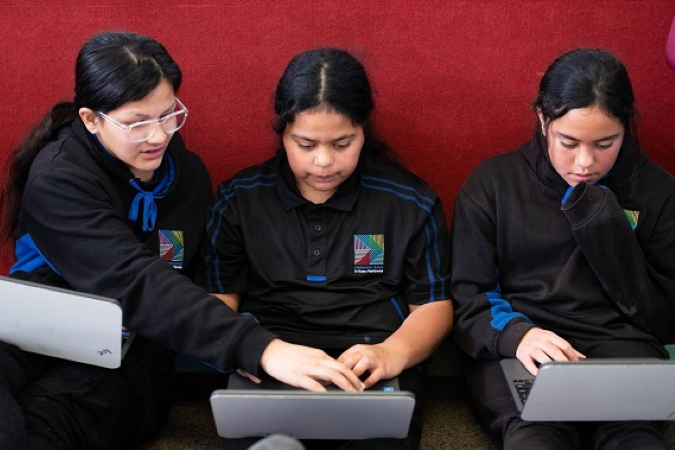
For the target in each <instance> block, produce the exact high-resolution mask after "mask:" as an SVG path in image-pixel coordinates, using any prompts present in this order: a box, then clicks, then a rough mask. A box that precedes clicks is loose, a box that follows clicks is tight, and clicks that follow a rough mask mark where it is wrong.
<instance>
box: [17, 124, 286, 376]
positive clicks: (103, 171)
mask: <svg viewBox="0 0 675 450" xmlns="http://www.w3.org/2000/svg"><path fill="white" fill-rule="evenodd" d="M167 155H170V157H171V159H172V161H173V163H174V164H173V165H174V177H173V181H172V183H171V185H170V186H169V187H168V188H167V190H166V191H165V192H164V193H163V195H162V198H157V199H155V204H156V207H157V219H156V224H155V226H154V230H152V231H143V229H142V220H138V221H132V220H130V219H129V210H130V206H131V203H132V201H133V199H134V197H135V196H136V194H137V193H138V191H137V190H136V189H134V188H133V187H132V186H131V185H130V180H133V178H134V177H133V175H132V174H131V172H130V171H129V170H128V169H127V168H126V167H125V166H124V165H123V164H121V163H120V162H119V161H117V160H115V159H114V158H112V157H111V156H110V155H109V154H107V153H106V152H105V151H104V150H103V148H102V147H100V145H99V144H97V143H96V142H95V140H94V139H92V137H91V135H90V134H89V133H88V131H87V130H86V128H85V127H84V125H83V124H82V122H81V121H80V120H79V119H78V120H76V121H75V122H73V124H72V125H70V126H66V127H64V128H63V129H62V130H61V132H60V134H59V137H58V139H57V140H56V141H53V142H51V143H49V144H48V145H47V146H45V147H44V148H43V149H42V150H41V151H40V153H39V154H38V156H37V158H36V159H35V161H34V163H33V164H32V167H31V170H30V174H29V177H28V181H27V183H26V188H25V192H24V195H23V199H22V206H21V214H20V218H19V226H18V229H17V233H16V238H17V240H19V239H22V238H23V239H24V240H26V239H27V240H28V241H29V242H32V243H34V246H35V247H36V248H37V250H38V251H39V253H40V254H41V255H42V256H43V257H44V259H45V260H46V264H42V265H40V266H39V267H33V268H32V269H31V270H30V271H27V270H25V269H23V270H22V271H14V272H13V273H12V276H15V277H18V278H23V279H28V280H32V281H37V282H41V283H48V284H52V285H59V286H64V287H69V288H72V289H75V290H77V291H81V292H86V293H92V294H97V295H101V296H105V297H111V298H114V299H117V300H119V301H120V302H121V303H122V308H123V311H124V313H123V315H124V324H125V326H126V327H128V328H130V329H132V330H134V331H136V333H137V334H138V335H139V336H142V337H145V338H147V339H150V340H152V341H155V342H157V343H159V344H160V345H162V346H165V347H167V348H169V349H172V350H176V351H178V352H181V353H185V354H188V355H192V356H194V357H197V358H199V359H201V360H203V361H206V362H208V363H210V364H213V365H214V366H216V367H218V368H220V369H224V370H229V369H233V368H236V367H240V368H243V369H245V370H247V371H249V372H252V373H259V360H260V356H261V354H262V352H263V350H264V349H265V347H266V346H267V344H268V343H269V342H270V341H271V340H272V339H273V338H274V335H273V334H271V333H269V332H268V331H266V330H265V329H263V328H262V327H260V326H258V325H257V324H256V323H255V321H254V320H253V318H251V317H247V316H240V315H238V314H236V313H235V312H233V311H232V310H230V309H229V308H227V306H226V305H225V304H224V303H223V302H221V301H220V300H218V299H216V298H215V297H213V296H211V295H209V294H208V293H207V292H206V291H205V290H204V289H202V288H201V287H199V286H197V285H195V284H194V283H193V282H192V281H190V279H189V278H191V277H192V276H193V275H194V271H195V270H196V267H198V266H199V265H200V264H203V263H200V260H201V258H200V256H199V255H200V251H201V248H200V246H201V241H202V238H203V235H204V221H205V218H206V212H207V209H208V206H209V204H210V201H211V197H212V194H211V181H210V177H209V174H208V172H207V170H206V168H205V167H204V164H203V162H202V161H201V160H200V159H199V157H198V156H196V155H195V154H193V153H191V152H189V151H187V150H186V149H185V146H184V143H183V140H182V138H181V137H180V135H178V134H177V133H176V134H175V135H174V136H173V138H172V139H171V141H170V143H169V146H168V149H167ZM167 165H168V164H167V157H166V156H165V158H164V162H163V166H162V168H161V169H160V170H167V167H166V166H167ZM151 187H152V186H150V188H151ZM160 230H168V231H180V232H182V233H183V237H184V249H183V251H184V255H183V258H182V260H183V261H182V263H180V261H179V263H178V264H177V267H181V266H182V268H181V269H176V268H174V267H172V266H171V265H170V264H169V263H168V262H167V261H165V260H164V259H162V258H161V257H159V256H158V255H159V254H160V237H159V233H160ZM165 245H166V243H165ZM179 247H180V245H179ZM174 250H177V251H180V250H181V249H180V248H175V249H174ZM179 259H180V258H179Z"/></svg>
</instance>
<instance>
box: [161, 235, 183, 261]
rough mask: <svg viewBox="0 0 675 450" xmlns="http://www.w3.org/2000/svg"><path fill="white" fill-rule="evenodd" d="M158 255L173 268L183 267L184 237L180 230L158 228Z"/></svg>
mask: <svg viewBox="0 0 675 450" xmlns="http://www.w3.org/2000/svg"><path fill="white" fill-rule="evenodd" d="M159 256H160V257H161V258H162V259H163V260H164V261H166V262H168V263H169V265H170V266H171V267H173V268H174V269H182V268H183V258H184V256H185V238H184V236H183V232H182V231H180V230H159Z"/></svg>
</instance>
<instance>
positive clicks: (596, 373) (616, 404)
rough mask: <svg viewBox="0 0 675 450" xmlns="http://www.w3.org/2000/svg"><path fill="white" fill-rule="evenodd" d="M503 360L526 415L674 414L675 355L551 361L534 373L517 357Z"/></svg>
mask: <svg viewBox="0 0 675 450" xmlns="http://www.w3.org/2000/svg"><path fill="white" fill-rule="evenodd" d="M501 365H502V369H503V372H504V376H505V377H506V379H507V381H508V382H509V385H510V387H511V393H512V394H513V398H514V401H515V402H516V406H517V407H518V410H519V411H520V412H521V418H522V419H524V420H529V421H610V420H675V361H671V360H661V359H656V358H631V359H622V358H619V359H614V358H612V359H601V358H593V359H586V360H581V361H576V362H549V363H546V364H542V365H541V366H540V367H539V372H538V374H537V376H536V378H535V377H533V376H532V375H531V374H530V373H529V372H528V371H527V370H526V369H525V367H524V366H523V365H522V364H521V363H520V361H518V360H517V359H515V358H514V359H504V360H502V361H501Z"/></svg>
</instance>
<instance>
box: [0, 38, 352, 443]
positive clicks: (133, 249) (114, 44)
mask: <svg viewBox="0 0 675 450" xmlns="http://www.w3.org/2000/svg"><path fill="white" fill-rule="evenodd" d="M180 84H181V71H180V69H179V68H178V65H177V64H176V63H175V62H174V60H173V59H172V58H171V56H170V55H169V54H168V52H167V51H166V49H165V48H164V47H163V46H162V45H161V44H159V43H158V42H157V41H155V40H154V39H152V38H149V37H147V36H142V35H139V34H135V33H125V32H105V33H101V34H99V35H97V36H94V37H93V38H92V39H90V40H89V41H88V42H86V43H85V44H84V46H83V47H82V49H81V50H80V52H79V55H78V57H77V63H76V72H75V98H74V100H73V101H72V102H65V103H60V104H58V105H56V106H54V108H53V109H52V110H51V111H50V112H49V113H48V114H47V115H46V116H45V118H44V119H43V121H42V122H41V123H40V125H39V126H38V127H36V128H35V130H33V131H32V132H31V133H30V134H29V135H28V136H27V137H26V139H25V140H24V142H23V143H22V144H21V145H20V146H19V148H18V149H16V151H15V152H14V153H13V155H11V157H10V159H9V161H8V173H6V174H5V178H4V180H5V183H4V185H3V189H2V195H1V196H0V199H1V204H0V206H1V207H2V209H1V211H2V218H3V221H2V223H3V226H4V230H3V231H4V238H5V240H11V241H12V242H13V243H14V247H15V255H16V262H15V263H14V265H13V266H12V268H11V271H10V276H12V277H15V278H19V279H23V280H29V281H31V282H36V283H43V284H49V285H52V286H58V287H63V288H68V289H73V290H76V291H81V292H85V293H90V294H96V295H100V296H104V297H108V298H114V299H117V300H119V301H120V303H121V304H122V309H123V318H124V319H123V320H124V326H125V327H126V328H127V329H129V330H131V331H132V332H134V333H135V334H136V337H135V339H134V341H133V343H132V345H131V347H130V349H129V350H128V352H127V354H126V356H125V358H124V359H123V361H122V365H121V367H120V368H118V369H114V370H111V369H104V368H100V367H95V366H90V365H85V364H79V363H75V362H70V361H65V360H62V359H57V358H50V357H46V356H41V355H37V354H33V353H28V352H25V351H22V350H21V349H19V348H18V347H16V346H14V345H10V344H8V343H2V342H0V405H2V408H0V448H13V449H14V448H16V449H19V448H57V447H58V448H73V449H74V448H87V449H89V448H133V447H136V446H138V445H139V444H140V443H142V442H143V441H146V440H148V439H150V438H152V437H153V436H154V435H155V434H156V432H157V431H158V430H159V428H160V426H161V425H162V423H163V422H164V419H165V418H166V416H167V412H168V409H169V398H170V380H171V374H172V371H173V367H174V355H175V352H181V353H185V354H188V355H192V356H194V357H196V358H199V359H201V360H204V361H206V362H208V363H210V364H212V365H213V366H215V367H217V368H219V369H222V370H235V369H238V368H240V369H242V370H246V371H247V372H248V373H251V374H253V375H257V376H261V373H262V371H263V370H264V371H266V372H267V373H269V374H270V375H272V376H273V377H275V378H279V379H280V380H281V381H285V382H287V383H289V384H294V385H298V386H303V385H307V384H308V383H309V382H311V381H313V379H314V378H316V377H317V376H318V375H317V374H320V376H321V379H325V380H330V381H332V382H334V383H336V384H337V385H339V386H341V387H342V388H343V389H350V390H356V389H360V388H361V384H360V381H359V379H358V378H357V377H356V376H355V375H354V374H353V373H352V371H351V370H349V369H348V368H347V367H346V366H345V365H344V364H342V363H339V362H337V361H335V360H334V359H332V358H330V357H328V355H326V354H325V353H323V352H320V351H317V350H315V349H312V348H309V347H303V346H299V345H292V344H288V343H285V342H283V341H281V340H279V339H278V338H276V336H275V335H274V334H272V333H270V332H269V331H267V330H265V329H264V328H262V327H260V326H258V325H257V324H256V323H255V321H254V319H253V318H252V317H251V316H240V315H238V314H237V313H235V312H234V311H232V310H231V309H229V308H228V307H227V306H226V305H225V304H224V303H223V302H221V301H219V300H218V299H217V298H215V297H213V296H211V295H209V294H208V293H207V292H206V291H205V290H204V289H203V288H201V287H199V286H198V285H196V284H194V283H193V282H192V281H191V279H192V278H194V277H195V276H196V275H197V273H198V271H199V269H200V268H201V267H203V262H202V261H201V259H200V251H201V242H202V236H204V228H205V218H206V212H207V209H208V206H209V204H210V201H211V197H212V190H211V189H212V187H211V182H210V177H209V173H208V172H207V170H206V168H205V166H204V164H203V163H202V161H201V160H200V159H199V157H198V156H197V155H195V154H194V153H191V152H190V151H188V150H187V149H186V148H185V144H184V142H183V140H182V138H181V136H180V134H179V133H178V130H180V128H181V127H182V126H183V125H185V123H186V119H187V117H188V109H187V107H186V106H185V105H184V104H183V103H182V102H181V101H180V100H179V98H178V97H177V96H176V94H177V91H178V89H179V87H180ZM55 326H58V324H55ZM120 333H121V330H120ZM309 387H310V388H311V387H312V386H309Z"/></svg>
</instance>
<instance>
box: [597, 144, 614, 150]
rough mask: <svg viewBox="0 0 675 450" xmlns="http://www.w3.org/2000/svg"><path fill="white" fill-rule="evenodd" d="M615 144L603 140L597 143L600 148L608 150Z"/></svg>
mask: <svg viewBox="0 0 675 450" xmlns="http://www.w3.org/2000/svg"><path fill="white" fill-rule="evenodd" d="M613 145H614V142H603V143H597V144H595V146H596V147H597V148H599V149H600V150H606V149H608V148H610V147H612V146H613Z"/></svg>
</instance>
